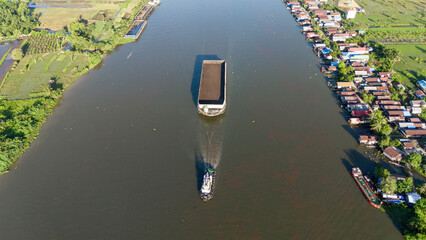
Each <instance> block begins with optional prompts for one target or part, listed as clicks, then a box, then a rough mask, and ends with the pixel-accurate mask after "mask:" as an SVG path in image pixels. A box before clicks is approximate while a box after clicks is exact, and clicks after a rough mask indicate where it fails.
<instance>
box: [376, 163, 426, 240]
mask: <svg viewBox="0 0 426 240" xmlns="http://www.w3.org/2000/svg"><path fill="white" fill-rule="evenodd" d="M374 177H375V180H376V181H377V180H378V179H380V180H381V182H380V183H378V186H379V187H380V188H381V189H382V191H383V192H385V193H388V194H393V193H395V192H397V193H400V194H402V193H408V192H411V191H412V189H413V179H412V178H410V177H407V178H406V179H405V180H403V181H397V180H396V179H395V178H394V177H392V176H391V175H390V172H389V170H387V169H385V168H383V167H382V166H380V165H379V164H377V165H376V169H375V172H374ZM420 188H424V189H425V191H426V184H424V185H423V186H421V187H420ZM425 191H423V192H422V191H419V192H420V193H423V194H424V192H425ZM423 197H425V196H424V195H423ZM384 209H385V210H386V212H387V213H388V214H389V215H390V216H391V217H392V219H393V220H394V221H395V222H396V224H397V225H398V226H399V227H400V228H401V229H402V232H403V233H404V235H405V237H406V238H407V239H424V238H425V237H426V199H425V198H423V199H421V200H420V201H418V202H417V203H416V204H415V205H414V208H411V207H409V206H407V205H405V204H388V205H384Z"/></svg>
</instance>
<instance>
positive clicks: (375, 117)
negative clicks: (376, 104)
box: [368, 110, 392, 148]
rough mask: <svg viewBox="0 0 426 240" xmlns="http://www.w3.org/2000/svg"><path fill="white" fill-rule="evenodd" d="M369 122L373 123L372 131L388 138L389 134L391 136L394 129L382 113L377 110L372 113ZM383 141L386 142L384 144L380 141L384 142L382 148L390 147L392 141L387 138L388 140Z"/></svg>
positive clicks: (371, 124)
mask: <svg viewBox="0 0 426 240" xmlns="http://www.w3.org/2000/svg"><path fill="white" fill-rule="evenodd" d="M368 120H369V121H370V122H371V123H370V127H371V130H373V131H375V132H376V133H378V134H380V135H385V136H388V135H389V134H391V132H392V128H391V127H390V126H389V124H388V122H387V120H386V117H385V116H384V115H383V113H382V111H380V110H376V111H374V112H372V113H371V114H370V115H369V116H368ZM382 139H383V138H382ZM383 140H384V142H382V140H381V141H380V142H382V146H380V147H382V148H383V147H385V146H389V144H390V139H389V138H388V137H387V138H384V139H383ZM380 142H379V145H380Z"/></svg>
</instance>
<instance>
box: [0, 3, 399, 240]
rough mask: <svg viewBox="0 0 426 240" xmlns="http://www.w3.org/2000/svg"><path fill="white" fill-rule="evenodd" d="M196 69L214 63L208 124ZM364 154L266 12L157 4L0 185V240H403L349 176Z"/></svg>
mask: <svg viewBox="0 0 426 240" xmlns="http://www.w3.org/2000/svg"><path fill="white" fill-rule="evenodd" d="M203 59H224V60H226V61H227V66H228V73H227V77H228V85H227V86H228V93H227V100H228V106H227V111H226V113H225V114H224V115H223V116H222V117H219V118H216V119H206V118H204V117H201V116H200V115H198V114H197V111H196V107H195V100H196V98H197V91H198V85H199V74H200V70H201V69H200V67H201V61H202V60H203ZM364 151H365V149H363V148H360V147H358V145H357V142H356V139H355V138H354V137H353V134H352V131H351V130H350V129H349V127H348V126H347V124H346V122H345V118H344V114H343V113H342V111H341V109H340V108H339V106H338V104H336V102H335V99H334V97H333V95H332V93H331V91H330V90H329V89H328V88H327V86H326V84H325V81H324V78H323V76H322V74H321V73H320V71H319V62H318V59H317V58H316V57H315V55H314V54H313V53H312V49H311V47H310V46H309V45H308V44H307V43H306V41H305V40H304V38H303V36H302V35H301V34H300V28H299V26H298V25H297V24H296V23H295V22H294V20H293V18H292V17H291V15H290V13H289V12H288V11H287V10H286V9H285V7H284V5H283V4H282V3H281V2H280V1H279V0H265V1H261V2H259V1H254V0H246V1H242V0H235V1H226V0H215V1H206V0H164V2H163V3H162V4H161V6H160V7H158V8H157V9H156V10H155V12H154V13H153V14H152V16H151V18H150V19H149V21H148V26H147V28H146V29H145V31H144V33H143V34H142V36H141V39H139V40H138V41H137V42H135V43H130V44H126V45H123V46H121V47H119V48H118V49H117V50H116V51H114V52H112V53H111V54H110V55H109V56H108V57H106V59H105V60H104V62H103V65H102V66H101V67H100V68H99V69H97V70H92V71H91V72H90V74H87V75H85V76H83V77H81V78H80V79H78V80H76V81H75V82H74V84H73V85H72V86H71V87H69V88H68V89H67V91H66V92H65V94H64V98H63V100H62V101H61V103H60V104H59V105H58V107H57V108H56V110H55V113H54V114H53V115H52V116H50V117H49V118H48V120H47V122H46V123H45V125H44V126H43V128H42V131H41V133H40V135H39V137H38V138H37V139H36V140H35V141H34V143H33V144H32V146H31V147H30V148H29V149H28V151H27V152H26V153H25V154H24V155H23V157H22V158H21V160H20V161H19V163H18V164H17V167H16V169H13V170H12V171H11V172H10V173H8V174H5V175H3V176H1V178H0V202H1V203H2V205H3V207H2V209H1V211H0V232H1V237H0V238H1V239H43V240H44V239H61V240H64V239H401V238H402V235H401V233H400V232H399V230H398V229H397V227H396V226H395V225H394V223H393V222H392V220H391V219H390V218H389V216H388V215H387V214H386V213H384V212H381V211H380V210H377V209H375V208H373V207H372V206H370V205H369V204H368V203H367V201H366V199H365V198H364V197H363V195H362V193H361V191H360V190H359V189H358V187H357V185H356V184H355V182H354V180H353V179H352V177H351V176H350V174H349V169H350V167H351V166H360V167H361V169H362V170H363V171H364V172H370V173H372V171H373V170H374V164H373V162H372V161H370V160H368V159H367V158H366V157H365V156H364ZM202 159H205V161H208V162H209V163H210V164H212V165H214V166H216V169H217V181H216V189H215V194H214V198H213V199H212V200H210V201H209V202H207V203H204V202H202V201H201V199H200V198H199V193H198V186H199V185H200V182H199V179H200V175H201V174H202V173H201V170H200V168H201V167H200V166H202V165H203V163H202V162H201V161H202Z"/></svg>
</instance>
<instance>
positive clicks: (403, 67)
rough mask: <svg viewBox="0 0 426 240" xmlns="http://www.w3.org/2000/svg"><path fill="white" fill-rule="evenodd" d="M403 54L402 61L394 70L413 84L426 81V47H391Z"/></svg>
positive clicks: (396, 64) (397, 63)
mask: <svg viewBox="0 0 426 240" xmlns="http://www.w3.org/2000/svg"><path fill="white" fill-rule="evenodd" d="M389 47H392V48H395V49H398V50H399V51H400V52H401V60H400V61H399V62H396V63H395V64H394V67H393V68H394V70H395V71H397V72H399V73H401V75H403V76H404V78H406V79H407V80H410V81H412V82H414V81H418V80H423V79H425V80H426V45H389Z"/></svg>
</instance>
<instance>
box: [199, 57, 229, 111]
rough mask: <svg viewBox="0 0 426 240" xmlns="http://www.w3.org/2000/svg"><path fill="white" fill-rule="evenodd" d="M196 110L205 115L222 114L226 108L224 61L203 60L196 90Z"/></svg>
mask: <svg viewBox="0 0 426 240" xmlns="http://www.w3.org/2000/svg"><path fill="white" fill-rule="evenodd" d="M197 103H198V104H197V110H198V112H199V113H201V114H203V115H205V116H210V117H212V116H217V115H220V114H223V113H224V112H225V108H226V62H225V61H224V60H204V61H203V67H202V70H201V79H200V88H199V91H198V101H197Z"/></svg>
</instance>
